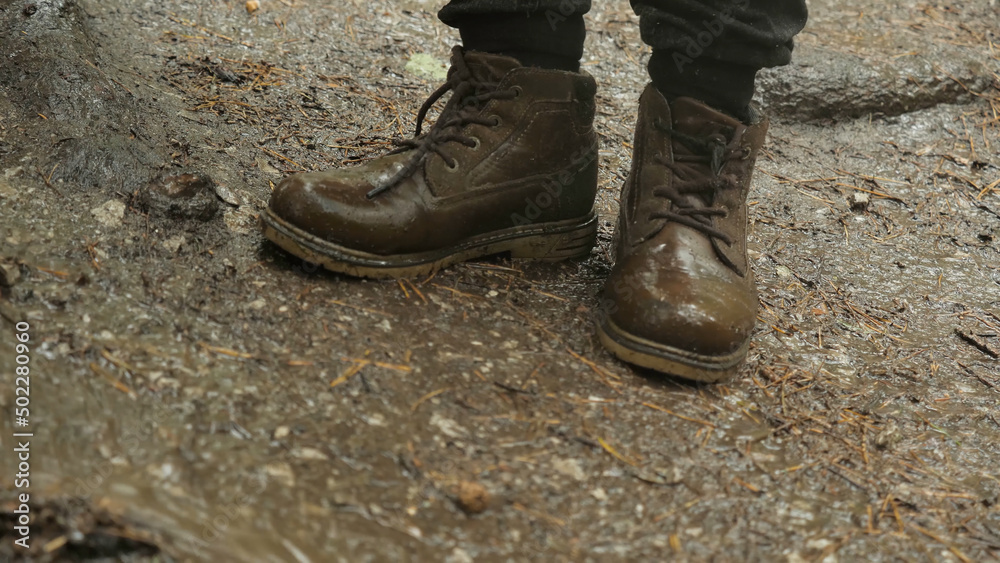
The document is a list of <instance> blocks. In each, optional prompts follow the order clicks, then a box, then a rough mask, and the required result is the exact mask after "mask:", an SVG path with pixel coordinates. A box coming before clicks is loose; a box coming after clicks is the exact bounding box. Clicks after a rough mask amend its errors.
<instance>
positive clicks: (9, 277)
mask: <svg viewBox="0 0 1000 563" xmlns="http://www.w3.org/2000/svg"><path fill="white" fill-rule="evenodd" d="M20 280H21V266H20V265H19V264H17V263H16V262H13V261H6V260H3V261H0V287H13V286H14V284H16V283H17V282H19V281H20Z"/></svg>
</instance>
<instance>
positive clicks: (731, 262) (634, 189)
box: [598, 85, 767, 382]
mask: <svg viewBox="0 0 1000 563" xmlns="http://www.w3.org/2000/svg"><path fill="white" fill-rule="evenodd" d="M750 121H751V124H750V125H747V124H744V123H742V122H740V121H739V120H737V119H734V118H732V117H730V116H729V115H726V114H724V113H721V112H719V111H716V110H714V109H712V108H711V107H709V106H707V105H705V104H704V103H702V102H699V101H697V100H694V99H692V98H678V99H676V100H674V101H673V102H668V101H667V100H666V99H665V98H664V97H663V96H662V95H661V94H660V92H659V91H658V90H656V88H654V87H653V86H652V85H650V86H648V87H647V88H646V90H645V92H644V93H643V95H642V98H641V99H640V101H639V118H638V124H637V125H636V133H635V145H634V148H633V150H634V153H633V160H632V170H631V173H630V175H629V178H628V180H627V182H626V183H625V187H624V188H623V191H622V197H621V212H620V215H619V222H618V227H617V231H616V233H615V252H616V261H615V266H614V269H613V270H612V273H611V275H610V277H609V279H608V280H607V283H606V285H605V287H604V295H603V299H604V300H603V304H604V305H603V313H604V314H603V316H602V318H601V319H600V323H599V327H598V332H599V335H600V338H601V341H602V342H603V343H604V345H605V346H606V347H607V348H608V349H609V350H611V351H612V352H613V353H614V354H615V355H617V356H618V357H619V358H621V359H623V360H625V361H627V362H630V363H633V364H636V365H639V366H642V367H646V368H651V369H654V370H657V371H660V372H664V373H669V374H672V375H676V376H680V377H683V378H687V379H693V380H698V381H707V382H718V381H723V380H726V379H727V378H730V377H731V376H732V375H734V374H735V373H736V371H737V370H738V368H739V366H740V364H741V363H742V362H743V360H744V358H745V357H746V355H747V348H748V345H749V341H750V336H751V332H752V331H753V327H754V323H755V321H756V316H757V289H756V286H755V284H754V278H753V272H752V271H751V269H750V264H749V262H748V259H747V250H746V238H747V206H746V198H747V191H748V190H749V187H750V179H751V175H752V173H753V167H754V161H755V160H756V158H757V153H758V151H759V150H760V148H761V146H762V145H763V143H764V137H765V134H766V131H767V121H766V120H764V119H763V118H762V117H760V116H755V117H752V118H751V119H750Z"/></svg>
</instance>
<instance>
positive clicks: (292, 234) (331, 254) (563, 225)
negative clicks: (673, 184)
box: [261, 209, 597, 278]
mask: <svg viewBox="0 0 1000 563" xmlns="http://www.w3.org/2000/svg"><path fill="white" fill-rule="evenodd" d="M261 223H262V228H263V231H264V236H265V237H267V239H268V240H270V241H271V242H273V243H275V244H277V245H278V246H280V247H281V248H283V249H284V250H286V251H288V252H289V253H291V254H293V255H295V256H297V257H299V258H301V259H303V260H306V261H307V262H310V263H313V264H319V265H321V266H323V267H324V268H326V269H327V270H330V271H331V272H337V273H341V274H348V275H351V276H356V277H364V278H408V277H413V276H424V275H430V274H432V273H434V272H437V271H438V270H440V269H441V268H445V267H447V266H451V265H453V264H457V263H459V262H465V261H468V260H474V259H476V258H481V257H483V256H490V255H493V254H501V253H504V252H509V253H510V255H511V257H512V258H528V259H534V260H545V261H551V262H557V261H561V260H568V259H571V258H585V257H587V256H589V255H590V251H591V249H592V248H593V247H594V245H595V244H596V243H597V216H596V214H594V213H593V212H591V214H590V215H588V216H586V217H583V218H580V219H573V220H569V221H558V222H552V223H538V224H532V225H524V226H518V227H512V228H510V229H504V230H502V231H495V232H492V233H488V234H485V235H480V236H478V237H473V238H470V239H467V240H465V241H462V242H461V243H459V244H456V245H455V246H453V247H450V248H445V249H438V250H433V251H429V252H419V253H413V254H397V255H387V256H383V255H378V254H371V253H368V252H362V251H359V250H353V249H350V248H347V247H344V246H340V245H338V244H334V243H332V242H329V241H326V240H323V239H321V238H319V237H316V236H313V235H311V234H309V233H307V232H306V231H303V230H302V229H299V228H298V227H296V226H294V225H292V224H291V223H289V222H288V221H285V220H284V219H282V218H281V217H278V216H277V215H276V214H275V213H274V212H273V211H271V210H270V209H268V210H267V211H266V212H265V213H263V214H262V215H261Z"/></svg>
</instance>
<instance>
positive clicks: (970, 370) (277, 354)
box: [0, 0, 1000, 563]
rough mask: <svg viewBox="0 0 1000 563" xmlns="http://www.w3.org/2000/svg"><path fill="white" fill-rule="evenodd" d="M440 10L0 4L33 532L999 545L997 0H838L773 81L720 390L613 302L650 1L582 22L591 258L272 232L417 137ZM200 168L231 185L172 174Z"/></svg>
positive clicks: (244, 540)
mask: <svg viewBox="0 0 1000 563" xmlns="http://www.w3.org/2000/svg"><path fill="white" fill-rule="evenodd" d="M436 7H437V6H436V3H435V2H429V1H423V2H417V1H414V0H409V1H404V2H395V1H389V0H366V1H360V0H349V1H346V2H345V1H341V2H323V3H320V2H307V1H304V0H262V2H261V7H260V9H259V10H258V11H257V12H255V13H254V14H252V15H251V14H248V13H247V10H246V9H245V5H244V2H243V1H242V0H211V1H207V2H188V1H181V0H164V1H161V2H152V1H149V0H114V1H107V2H98V1H96V0H78V1H77V2H74V1H73V0H34V1H31V0H23V1H21V0H18V1H12V0H0V94H2V95H0V295H2V298H0V317H2V320H0V326H2V327H3V330H2V335H3V336H2V340H3V341H2V342H0V350H2V352H0V370H2V372H3V373H4V377H3V378H2V379H0V405H3V406H4V409H3V412H4V415H3V416H2V417H0V442H2V448H3V450H4V454H3V456H0V459H2V460H3V463H2V465H0V471H2V473H3V477H2V478H0V482H2V483H3V484H2V485H0V487H2V493H0V507H2V509H3V511H4V512H3V515H2V520H3V526H2V528H0V535H2V539H3V542H2V545H0V558H3V559H11V560H22V559H25V560H32V561H63V560H97V561H110V560H119V559H121V560H126V561H187V560H207V559H212V560H216V561H300V562H301V561H334V560H339V561H389V560H400V561H406V560H410V561H418V560H419V561H451V562H456V563H458V562H463V561H472V560H476V561H495V560H525V559H531V560H541V561H587V560H593V561H600V560H626V559H628V560H663V559H671V558H676V559H683V560H695V561H697V560H719V561H724V560H737V559H745V560H758V561H775V560H777V561H789V562H799V561H837V560H843V561H850V560H859V559H864V560H872V561H897V560H906V561H929V560H943V561H973V560H976V561H981V560H990V559H997V558H998V557H1000V513H998V508H997V503H998V502H1000V474H998V473H1000V471H998V469H997V468H998V466H1000V463H998V461H1000V412H998V409H997V401H998V398H1000V389H998V386H1000V369H998V364H997V361H998V360H997V357H998V354H1000V336H998V334H1000V260H998V258H1000V253H998V244H1000V242H998V237H1000V187H998V186H1000V184H998V182H1000V156H998V153H1000V150H998V148H1000V76H998V72H1000V43H998V38H997V36H996V34H995V33H996V22H997V21H998V20H1000V6H998V4H997V2H995V1H994V0H989V1H987V0H976V1H971V2H963V3H960V4H957V5H951V6H948V5H944V4H938V3H923V2H913V1H894V2H888V3H876V2H863V1H860V0H849V1H846V2H833V1H832V0H815V1H813V2H811V10H812V19H811V21H810V24H809V26H808V28H807V29H806V30H805V31H804V32H803V34H802V35H801V37H800V40H799V46H798V49H797V51H796V58H795V62H794V63H793V65H792V66H790V67H787V68H783V69H777V70H773V71H768V72H766V73H765V76H763V77H762V80H761V83H760V93H761V97H762V101H763V102H764V104H765V106H766V107H767V108H768V111H769V113H770V114H771V116H772V119H773V123H772V128H771V133H770V140H769V144H768V147H767V151H766V152H765V153H764V155H763V157H762V158H761V159H760V161H759V162H758V169H757V173H756V177H755V183H754V190H753V192H752V194H751V221H752V229H751V242H750V248H751V255H752V262H753V266H754V269H755V271H756V273H757V276H758V280H759V285H760V289H761V309H760V318H759V323H758V330H757V332H756V334H755V337H754V344H753V348H752V349H751V353H750V358H749V361H748V363H747V364H746V366H745V368H744V369H743V370H742V371H741V373H740V376H739V377H738V379H737V380H736V381H734V382H732V383H731V384H728V385H719V386H696V385H690V384H686V383H684V382H680V381H675V380H672V379H669V378H665V377H662V376H659V375H656V374H653V373H646V372H642V371H638V370H636V369H633V368H631V367H629V366H627V365H624V364H622V363H620V362H618V361H617V360H615V359H614V358H613V357H612V356H610V355H609V354H608V353H607V352H605V351H604V350H603V349H602V348H601V346H600V344H599V342H598V340H597V337H596V335H595V331H594V327H593V323H592V320H593V318H594V317H595V315H597V314H599V311H598V310H597V307H598V303H597V299H596V295H597V292H598V290H599V288H600V286H601V283H602V280H603V278H604V277H605V276H606V275H607V273H608V272H609V269H610V266H611V264H610V263H609V244H610V236H611V224H612V220H613V218H614V216H615V213H616V212H617V197H618V193H619V189H620V187H621V184H622V181H623V179H624V175H625V174H626V173H627V170H628V166H629V158H630V143H631V134H632V124H633V122H634V118H635V109H636V103H635V102H636V100H637V98H638V94H639V92H640V89H641V88H642V86H643V85H644V83H645V80H646V79H645V74H644V72H643V67H642V64H643V62H644V61H645V60H646V59H647V58H648V55H649V53H648V49H646V48H644V47H642V46H641V44H640V42H639V39H638V31H637V25H636V18H635V17H634V16H633V15H632V14H631V12H630V10H629V8H628V6H627V3H626V2H598V3H597V6H596V7H595V10H594V11H593V12H592V13H591V14H590V15H589V16H588V25H589V29H590V31H591V33H590V35H589V38H588V43H587V53H588V54H587V56H586V60H585V63H584V64H585V66H584V68H585V69H586V70H587V71H588V72H590V73H591V74H593V75H594V76H595V77H596V78H597V81H598V83H599V84H600V87H601V93H600V96H599V101H600V108H601V109H600V113H599V118H598V127H599V131H600V133H601V136H602V150H601V159H602V160H601V179H600V182H601V188H602V190H601V195H600V201H599V205H600V210H601V213H602V231H601V237H600V245H599V247H598V248H596V249H595V250H594V252H593V254H592V256H591V257H590V258H589V259H588V260H586V261H583V262H575V263H567V264H560V265H546V264H535V263H526V262H521V261H514V262H511V261H510V260H508V259H505V258H503V257H499V258H496V259H491V260H487V261H483V262H480V263H474V264H466V265H462V266H459V267H455V268H452V269H449V270H446V271H443V272H440V273H438V274H437V275H435V276H433V277H431V278H430V279H423V278H421V279H413V280H408V281H405V282H398V283H397V282H381V283H380V282H371V281H359V280H355V279H349V278H346V277H341V276H336V275H330V274H325V273H322V272H318V271H315V269H314V268H313V267H311V266H310V265H309V264H303V263H300V262H298V261H296V260H294V259H291V258H290V257H288V256H287V255H285V254H283V253H282V252H280V251H279V250H277V249H276V248H275V247H273V246H272V245H270V244H269V243H266V242H265V241H264V240H263V239H262V237H261V235H260V234H259V232H258V228H257V216H258V214H259V213H260V212H261V210H262V209H263V208H264V206H265V205H266V201H267V199H268V196H269V192H270V190H271V187H272V186H273V184H274V183H276V182H277V181H278V180H279V179H280V178H281V177H282V176H283V175H285V174H286V173H289V172H293V171H297V170H303V169H307V170H311V169H318V168H325V167H331V166H349V165H351V164H352V163H356V162H359V161H363V160H365V159H368V158H371V157H373V156H375V155H377V154H378V153H379V152H381V151H383V150H384V149H385V148H386V146H387V144H388V143H389V141H390V140H391V139H392V138H394V137H398V136H401V135H408V134H409V133H410V131H412V126H413V122H414V117H415V112H416V109H417V108H418V107H419V105H420V103H421V102H422V101H423V100H424V98H425V97H426V95H427V94H428V93H429V92H430V91H431V90H432V89H433V87H434V86H435V82H436V79H434V78H431V77H428V76H427V75H426V74H423V75H422V74H419V73H418V72H425V73H426V72H427V70H428V69H426V68H425V69H424V70H423V71H419V69H415V68H414V66H413V65H411V66H410V68H409V69H407V63H408V62H409V61H411V59H412V57H413V55H414V54H426V55H430V56H432V57H434V58H435V59H438V60H444V59H446V58H447V55H448V51H449V47H450V45H452V44H453V43H455V42H456V41H457V35H456V33H454V32H453V31H452V30H450V29H448V28H446V27H443V26H442V25H439V24H438V23H436V20H435V17H434V10H435V8H436ZM424 66H425V67H426V66H427V65H424ZM431 66H433V65H431ZM431 70H432V69H431ZM182 173H192V174H202V175H204V176H207V177H210V178H211V180H212V182H211V183H209V182H207V181H206V182H205V184H204V188H205V189H206V190H208V189H213V187H212V184H213V183H214V185H215V188H214V189H215V190H217V192H218V194H219V195H218V196H216V195H215V194H211V193H210V192H204V193H202V194H201V195H199V196H198V197H197V198H196V199H195V200H194V202H193V203H191V204H190V205H189V206H187V207H183V208H177V207H176V206H175V207H171V206H170V205H167V204H165V203H164V200H163V199H162V198H161V197H160V196H159V195H158V192H157V190H162V189H164V188H163V183H164V182H163V181H156V178H158V177H162V176H171V175H177V174H182ZM21 321H23V322H27V323H29V324H30V337H31V345H32V348H31V364H30V365H31V369H32V371H31V384H32V385H31V395H30V399H31V415H30V426H29V427H28V428H21V427H15V426H14V420H15V419H14V414H13V409H14V406H15V395H14V393H15V391H14V377H13V375H11V374H13V373H14V368H15V365H16V364H15V356H14V352H13V350H14V334H15V332H14V326H15V323H16V322H21ZM26 429H27V430H30V431H32V432H33V434H34V437H33V438H32V441H31V468H30V489H29V490H28V491H27V492H30V495H31V509H32V513H33V519H34V520H33V524H32V529H31V549H30V551H28V552H24V551H20V550H16V549H14V547H13V540H14V539H15V537H14V533H13V531H12V529H13V525H14V521H15V516H16V515H15V514H14V513H13V511H14V510H15V509H16V508H17V505H18V503H17V502H15V499H16V496H17V495H18V494H20V493H23V492H26V491H23V490H18V489H16V488H15V487H14V474H15V473H16V471H17V469H16V465H15V458H14V454H13V451H12V450H13V448H14V447H15V444H14V443H13V442H12V438H11V435H12V433H14V432H17V431H24V430H26Z"/></svg>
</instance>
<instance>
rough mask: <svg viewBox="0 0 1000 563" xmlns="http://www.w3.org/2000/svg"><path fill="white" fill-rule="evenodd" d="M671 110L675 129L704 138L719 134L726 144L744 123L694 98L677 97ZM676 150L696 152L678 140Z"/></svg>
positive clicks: (677, 151)
mask: <svg viewBox="0 0 1000 563" xmlns="http://www.w3.org/2000/svg"><path fill="white" fill-rule="evenodd" d="M670 110H671V111H670V114H671V116H672V117H673V127H674V129H675V130H677V131H680V132H681V133H684V134H686V135H690V136H692V137H698V138H702V139H709V138H712V137H714V136H719V137H721V139H722V140H723V141H724V142H725V143H726V144H728V143H729V141H730V140H731V139H732V138H733V135H734V134H735V133H736V131H737V130H738V129H739V128H740V126H742V125H743V124H742V123H740V121H739V120H738V119H736V118H734V117H731V116H729V115H727V114H725V113H722V112H721V111H717V110H714V109H712V108H711V107H709V106H707V105H705V104H704V103H702V102H699V101H698V100H696V99H694V98H677V99H676V100H674V102H673V103H672V104H671V108H670ZM674 152H675V153H678V154H694V153H693V152H692V151H691V149H690V148H688V147H687V146H685V145H684V144H683V143H681V142H680V141H676V140H675V141H674Z"/></svg>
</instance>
